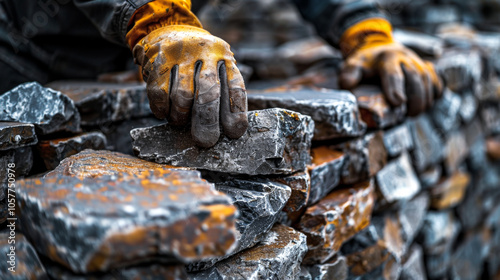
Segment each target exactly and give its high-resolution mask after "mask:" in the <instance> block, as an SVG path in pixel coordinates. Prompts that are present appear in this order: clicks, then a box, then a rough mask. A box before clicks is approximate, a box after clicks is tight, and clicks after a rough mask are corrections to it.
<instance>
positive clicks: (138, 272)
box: [44, 262, 188, 280]
mask: <svg viewBox="0 0 500 280" xmlns="http://www.w3.org/2000/svg"><path fill="white" fill-rule="evenodd" d="M44 264H45V267H46V269H47V274H49V275H50V277H51V278H52V279H57V280H122V279H125V280H128V279H141V280H142V279H145V280H187V279H188V278H187V272H186V269H185V268H184V265H182V264H172V265H169V264H161V263H147V264H143V265H139V266H129V267H126V268H122V269H114V270H112V271H111V272H108V273H106V272H104V273H86V274H77V273H73V272H71V271H70V270H68V269H66V268H64V267H62V266H60V265H58V264H56V263H53V262H50V263H48V262H45V263H44Z"/></svg>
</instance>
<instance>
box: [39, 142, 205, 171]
mask: <svg viewBox="0 0 500 280" xmlns="http://www.w3.org/2000/svg"><path fill="white" fill-rule="evenodd" d="M173 169H176V170H179V168H177V167H173V166H169V165H164V164H158V163H154V162H149V161H145V160H142V159H138V158H136V157H133V156H130V155H125V154H122V153H118V152H112V151H106V150H100V151H94V150H90V149H87V150H84V151H82V152H80V153H78V154H76V155H73V156H70V157H68V158H65V159H63V160H62V161H61V164H59V166H57V167H56V169H54V170H52V171H50V172H49V173H47V174H46V175H45V176H44V177H54V176H56V177H57V176H61V175H63V176H70V177H79V178H98V177H102V176H106V175H110V176H118V177H139V178H141V177H146V176H149V175H150V174H151V173H154V172H159V173H169V172H170V171H172V170H173ZM184 170H187V169H184ZM193 172H194V173H193V174H195V173H196V174H198V175H196V176H198V177H199V176H200V175H199V173H198V172H196V171H193Z"/></svg>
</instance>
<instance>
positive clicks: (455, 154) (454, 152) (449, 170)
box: [444, 131, 469, 175]
mask: <svg viewBox="0 0 500 280" xmlns="http://www.w3.org/2000/svg"><path fill="white" fill-rule="evenodd" d="M444 150H445V151H444V167H445V171H446V174H448V175H451V174H453V173H455V172H456V171H457V170H458V168H459V167H460V165H462V164H463V163H464V162H465V159H466V158H467V156H468V155H469V146H468V145H467V141H466V138H465V135H464V133H463V132H462V131H453V132H451V133H449V134H448V135H447V139H446V142H445V147H444Z"/></svg>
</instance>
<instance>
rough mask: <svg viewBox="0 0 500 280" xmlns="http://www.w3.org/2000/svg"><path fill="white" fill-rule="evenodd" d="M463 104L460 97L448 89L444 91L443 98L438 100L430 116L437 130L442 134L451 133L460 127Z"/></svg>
mask: <svg viewBox="0 0 500 280" xmlns="http://www.w3.org/2000/svg"><path fill="white" fill-rule="evenodd" d="M461 104H462V99H461V98H460V96H459V95H458V94H456V93H454V92H452V91H450V90H449V89H448V88H446V89H445V90H444V93H443V97H441V98H440V99H439V100H436V102H435V104H434V106H433V107H432V110H431V111H430V115H431V117H432V121H433V122H434V124H435V125H436V128H437V129H438V130H439V131H440V132H441V133H442V134H445V133H449V132H450V131H451V130H453V129H454V128H456V127H457V126H458V125H459V122H460V118H459V117H460V115H459V112H460V108H461V107H460V106H461Z"/></svg>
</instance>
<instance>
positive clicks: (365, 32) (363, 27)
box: [340, 18, 394, 57]
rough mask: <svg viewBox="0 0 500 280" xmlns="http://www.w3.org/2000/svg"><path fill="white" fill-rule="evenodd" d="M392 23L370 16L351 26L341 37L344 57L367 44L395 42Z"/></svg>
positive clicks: (341, 48)
mask: <svg viewBox="0 0 500 280" xmlns="http://www.w3.org/2000/svg"><path fill="white" fill-rule="evenodd" d="M393 41H394V40H393V38H392V25H391V23H390V22H388V21H387V20H386V19H383V18H370V19H366V20H363V21H360V22H358V23H356V24H354V25H353V26H351V27H349V28H348V29H347V30H346V31H345V32H344V33H343V34H342V37H341V38H340V50H341V51H342V54H343V55H344V57H347V56H349V55H350V54H351V53H353V52H354V51H355V50H357V49H360V48H362V47H363V46H366V45H368V44H369V45H377V44H380V45H382V44H387V43H391V42H393Z"/></svg>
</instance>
